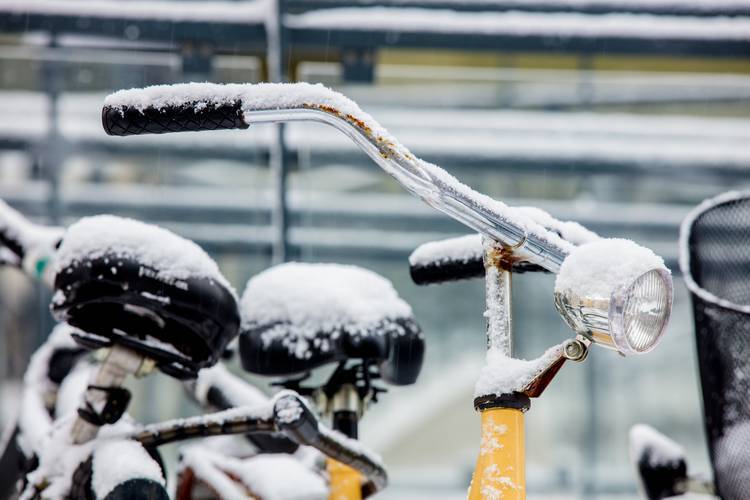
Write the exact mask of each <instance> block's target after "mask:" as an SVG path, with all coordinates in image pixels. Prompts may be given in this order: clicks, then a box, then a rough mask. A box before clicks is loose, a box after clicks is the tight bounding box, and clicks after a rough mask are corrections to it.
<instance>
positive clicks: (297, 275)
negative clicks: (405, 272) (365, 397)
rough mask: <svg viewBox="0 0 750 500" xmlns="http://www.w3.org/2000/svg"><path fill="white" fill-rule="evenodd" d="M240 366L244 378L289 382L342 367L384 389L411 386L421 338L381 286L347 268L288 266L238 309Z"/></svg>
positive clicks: (388, 288)
mask: <svg viewBox="0 0 750 500" xmlns="http://www.w3.org/2000/svg"><path fill="white" fill-rule="evenodd" d="M240 309H241V315H242V325H241V327H240V341H239V344H240V359H241V361H242V366H243V367H244V368H245V369H246V370H247V371H249V372H252V373H257V374H260V375H278V376H289V375H294V374H298V373H304V372H307V371H309V370H312V369H313V368H317V367H320V366H322V365H325V364H328V363H335V362H341V361H345V360H349V359H357V360H367V361H369V362H372V363H373V364H375V365H377V366H378V368H379V373H380V376H381V377H382V378H383V379H384V380H385V381H386V382H389V383H391V384H395V385H407V384H412V383H414V382H415V381H416V379H417V376H418V375H419V371H420V370H421V368H422V359H423V357H424V335H423V334H422V331H421V329H420V327H419V325H418V324H417V322H416V321H415V320H414V317H413V315H412V311H411V308H410V307H409V305H408V304H407V303H406V302H404V301H403V300H402V299H401V298H399V297H398V294H397V293H396V290H395V289H394V288H393V286H392V285H391V283H390V282H389V281H388V280H386V279H385V278H383V277H381V276H378V275H377V274H375V273H373V272H371V271H368V270H366V269H362V268H358V267H355V266H344V265H337V264H302V263H288V264H282V265H279V266H276V267H272V268H271V269H268V270H266V271H264V272H262V273H260V274H258V275H257V276H255V277H254V278H252V279H251V280H250V281H249V282H248V284H247V287H246V289H245V292H244V294H243V296H242V300H241V301H240Z"/></svg>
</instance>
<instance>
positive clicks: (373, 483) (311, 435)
mask: <svg viewBox="0 0 750 500" xmlns="http://www.w3.org/2000/svg"><path fill="white" fill-rule="evenodd" d="M274 432H283V433H284V435H285V436H286V437H287V438H289V439H290V440H291V441H293V442H295V443H297V444H298V445H300V446H311V447H313V448H315V449H317V450H318V451H320V452H322V453H323V454H325V455H326V456H328V457H331V458H333V459H334V460H337V461H339V462H341V463H343V464H346V465H349V466H350V467H352V468H354V469H356V470H358V471H359V472H361V473H362V474H363V475H364V476H365V478H366V479H367V482H366V483H365V484H363V486H362V494H363V496H365V497H367V496H369V495H372V494H374V493H376V492H378V491H380V490H382V489H383V488H385V486H386V484H387V482H388V476H387V473H386V471H385V468H384V467H383V465H382V464H381V463H380V460H379V459H378V458H376V457H375V456H373V455H372V454H371V453H369V452H368V451H367V450H365V449H364V448H363V447H362V445H361V444H359V443H358V442H357V441H356V440H354V439H351V438H348V437H346V436H344V435H343V434H341V433H338V432H336V431H332V430H330V429H328V428H326V427H325V426H323V425H322V424H320V422H319V421H318V419H317V418H316V417H315V415H314V414H313V413H312V412H311V411H310V409H309V408H308V407H307V405H306V404H305V403H304V401H303V400H302V399H301V398H300V396H299V395H297V394H296V393H294V392H291V391H284V392H281V393H279V394H278V395H277V396H276V397H275V398H274V399H273V401H272V402H270V403H269V404H262V405H260V406H258V405H255V406H245V407H241V408H233V409H230V410H226V411H222V412H217V413H213V414H211V415H200V416H197V417H191V418H186V419H179V420H170V421H166V422H161V423H158V424H151V425H147V426H144V427H142V428H140V429H138V430H137V431H135V432H132V433H129V434H128V435H126V436H120V437H125V438H130V439H134V440H136V441H138V442H140V443H141V444H142V445H144V446H146V447H154V446H161V445H163V444H167V443H172V442H176V441H183V440H186V439H192V438H196V437H205V436H220V435H228V434H248V433H262V434H268V433H274Z"/></svg>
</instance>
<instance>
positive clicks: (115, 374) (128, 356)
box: [71, 344, 153, 444]
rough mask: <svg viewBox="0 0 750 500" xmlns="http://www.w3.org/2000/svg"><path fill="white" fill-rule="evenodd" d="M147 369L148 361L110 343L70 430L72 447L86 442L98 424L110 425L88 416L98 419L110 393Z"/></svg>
mask: <svg viewBox="0 0 750 500" xmlns="http://www.w3.org/2000/svg"><path fill="white" fill-rule="evenodd" d="M150 367H153V362H150V360H148V359H147V358H145V357H144V356H142V355H140V354H138V353H136V352H135V351H132V350H130V349H127V348H125V347H122V346H120V345H117V344H114V345H113V346H112V347H111V348H110V349H109V352H108V353H107V357H106V358H105V359H104V361H102V363H101V364H100V365H99V368H98V369H97V370H96V371H95V372H94V373H93V374H92V378H91V380H90V381H89V386H88V388H87V389H86V392H85V393H84V397H83V401H82V403H81V406H80V408H79V410H78V416H77V417H76V420H75V422H74V423H73V428H72V431H71V433H72V437H73V442H74V443H75V444H82V443H86V442H88V441H90V440H92V439H94V438H95V437H96V435H97V433H98V432H99V427H101V425H103V424H104V423H112V422H107V421H101V422H95V421H94V419H93V418H92V416H93V417H101V415H102V413H103V412H104V411H105V409H106V408H107V405H108V403H110V401H111V400H110V396H111V392H110V391H112V390H116V389H119V388H120V387H121V386H122V384H123V382H124V381H125V378H126V377H127V376H128V375H138V374H145V373H147V372H148V371H150ZM123 390H124V389H123ZM126 403H127V401H126ZM122 410H123V412H124V410H125V408H122ZM86 415H91V416H86ZM118 418H119V417H118ZM105 419H106V417H105Z"/></svg>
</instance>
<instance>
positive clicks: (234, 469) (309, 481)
mask: <svg viewBox="0 0 750 500" xmlns="http://www.w3.org/2000/svg"><path fill="white" fill-rule="evenodd" d="M181 454H182V461H181V467H182V468H183V469H185V468H188V467H189V468H190V469H192V471H193V472H194V473H195V475H196V477H197V478H198V479H199V480H201V481H203V482H205V483H206V484H207V485H208V486H209V487H210V488H211V489H212V490H213V491H214V492H215V493H216V494H217V495H218V496H220V497H221V498H227V499H229V498H237V499H239V498H247V496H248V495H247V491H248V490H249V491H250V492H251V493H252V495H253V496H254V497H255V496H257V497H258V498H263V499H266V500H323V499H326V498H328V487H327V485H326V482H325V480H324V479H323V477H322V476H321V475H319V474H316V473H315V472H313V471H311V470H310V469H308V468H307V467H305V466H304V465H303V464H302V463H301V462H300V461H299V460H297V459H296V458H295V457H293V456H290V455H284V454H279V455H257V456H254V457H250V458H245V459H240V458H236V457H231V456H227V455H226V454H224V453H217V452H216V451H213V450H210V449H207V448H206V447H204V446H201V445H193V446H189V447H186V448H184V449H183V450H182V453H181ZM230 475H231V477H230Z"/></svg>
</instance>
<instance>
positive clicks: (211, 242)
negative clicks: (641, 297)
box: [0, 182, 691, 263]
mask: <svg viewBox="0 0 750 500" xmlns="http://www.w3.org/2000/svg"><path fill="white" fill-rule="evenodd" d="M47 193H48V186H47V185H46V184H45V183H42V182H27V183H24V184H23V185H22V186H2V187H0V198H2V199H3V200H5V201H7V202H8V203H10V204H11V205H13V206H14V207H16V208H17V209H19V210H21V211H22V212H24V213H25V214H28V215H30V216H36V217H40V216H44V215H45V214H47ZM60 196H61V204H62V206H63V210H64V214H65V216H66V220H67V221H68V222H71V221H73V220H75V219H77V218H78V217H82V216H85V215H94V214H99V213H115V214H118V215H125V216H131V217H136V218H140V219H144V220H149V221H155V222H157V223H159V224H162V225H164V226H165V227H168V228H171V229H173V230H175V231H176V232H178V233H180V234H182V235H184V236H186V237H189V238H191V239H194V240H195V241H196V242H198V243H199V244H201V245H203V246H205V247H206V249H207V250H209V251H213V252H217V253H234V252H237V253H262V254H268V253H269V252H270V245H271V235H272V232H271V226H270V211H271V196H272V193H271V190H250V189H244V190H242V189H227V188H197V187H187V186H150V185H142V184H138V185H121V186H114V185H111V184H78V185H75V186H70V187H68V186H66V187H64V188H63V189H62V191H61V193H60ZM503 201H504V202H506V203H509V204H511V205H514V206H529V205H531V206H538V207H540V208H543V209H545V210H548V211H549V212H550V213H552V214H553V215H554V216H556V217H558V218H561V219H569V220H575V221H577V222H580V223H582V224H583V225H585V226H586V227H588V228H590V229H592V230H595V231H597V232H599V233H601V234H602V235H609V236H627V235H628V234H632V233H633V232H636V233H637V234H639V240H643V238H644V236H643V235H645V238H646V241H644V244H649V245H650V246H651V247H652V248H654V249H655V250H658V251H659V252H661V253H660V254H661V255H663V256H665V258H666V259H667V260H668V261H670V262H672V263H676V258H677V244H676V241H677V233H678V228H679V224H680V222H681V221H682V219H683V217H684V216H685V214H687V212H688V211H689V210H690V208H691V207H688V206H683V205H669V204H637V205H634V204H629V203H581V202H576V201H571V202H565V201H554V202H551V201H549V200H526V199H524V200H507V199H506V200H503ZM289 206H290V212H291V215H292V227H291V230H290V243H291V246H292V249H293V250H294V251H295V252H296V253H299V252H301V251H302V250H303V249H310V250H312V251H314V252H315V254H316V255H331V256H335V255H338V254H342V255H358V254H360V255H361V254H367V255H373V256H376V257H380V258H405V257H406V256H408V255H409V253H411V251H412V250H414V248H416V247H417V246H419V245H420V244H422V243H424V242H426V241H430V240H436V239H441V238H445V237H448V236H454V235H457V234H466V229H465V228H463V227H462V226H460V225H458V224H457V223H455V222H453V221H452V220H450V219H449V218H447V217H445V216H444V215H442V214H440V213H439V212H437V211H435V210H432V209H430V208H429V207H427V206H426V205H424V204H422V203H420V202H419V201H418V200H416V199H414V198H412V197H410V196H408V195H406V194H404V195H401V194H398V195H391V194H352V193H331V192H301V191H292V192H290V193H289ZM216 220H222V221H223V222H222V223H215V221H216ZM178 221H179V222H178ZM347 226H348V227H347ZM414 227H419V230H418V231H415V230H414Z"/></svg>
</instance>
